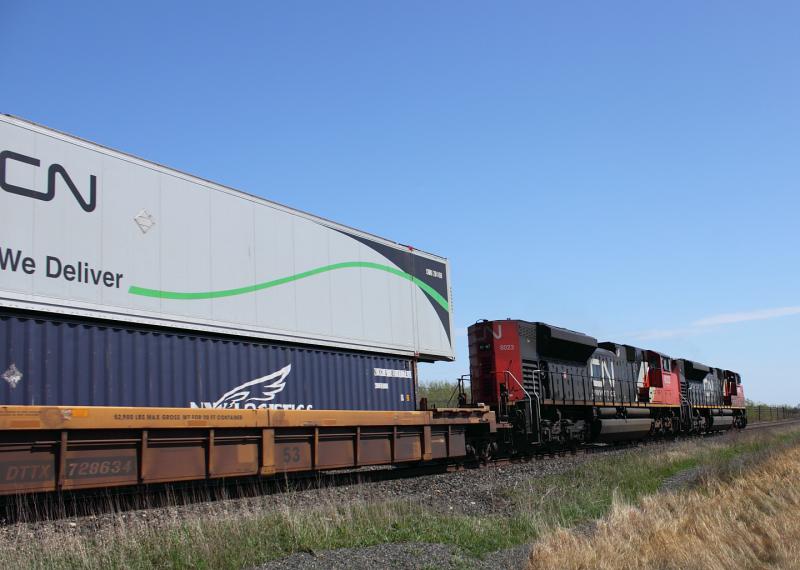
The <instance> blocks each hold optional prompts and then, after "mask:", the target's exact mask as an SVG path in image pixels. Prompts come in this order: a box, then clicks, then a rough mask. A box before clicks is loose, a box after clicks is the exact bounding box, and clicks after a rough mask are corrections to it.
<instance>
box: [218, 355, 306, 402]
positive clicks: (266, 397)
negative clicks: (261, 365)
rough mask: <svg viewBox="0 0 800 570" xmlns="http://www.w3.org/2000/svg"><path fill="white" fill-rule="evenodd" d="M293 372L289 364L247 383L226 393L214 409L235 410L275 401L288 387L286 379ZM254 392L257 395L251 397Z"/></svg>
mask: <svg viewBox="0 0 800 570" xmlns="http://www.w3.org/2000/svg"><path fill="white" fill-rule="evenodd" d="M291 371H292V365H291V364H288V365H286V366H285V367H283V368H281V369H280V370H278V371H277V372H273V373H272V374H270V375H268V376H262V377H261V378H256V379H255V380H250V381H249V382H245V383H244V384H242V385H241V386H237V387H236V388H233V389H232V390H228V391H227V392H225V393H224V394H223V395H222V397H221V398H220V399H219V400H217V401H216V402H214V405H213V406H212V407H214V408H234V407H237V406H238V405H240V404H247V403H249V402H269V401H270V400H274V399H275V396H276V395H277V394H278V393H280V392H281V391H282V390H283V389H284V388H285V387H286V377H287V376H288V375H289V372H291ZM259 390H260V392H259ZM253 392H255V394H253V395H251V394H252V393H253Z"/></svg>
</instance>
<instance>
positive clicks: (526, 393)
mask: <svg viewBox="0 0 800 570" xmlns="http://www.w3.org/2000/svg"><path fill="white" fill-rule="evenodd" d="M505 374H506V375H507V376H511V378H513V379H514V382H516V383H517V386H519V387H520V388H521V389H522V391H523V392H525V395H526V396H527V397H528V403H529V404H530V408H529V412H528V415H529V416H530V421H531V429H533V398H531V395H530V394H529V393H528V391H527V390H526V389H525V386H523V385H522V384H520V382H519V380H517V377H516V376H514V373H513V372H511V370H506V371H505ZM534 394H535V395H536V417H537V419H538V417H539V395H538V394H536V393H535V392H534ZM536 439H537V440H538V443H541V442H542V434H540V433H539V426H538V425H537V426H536Z"/></svg>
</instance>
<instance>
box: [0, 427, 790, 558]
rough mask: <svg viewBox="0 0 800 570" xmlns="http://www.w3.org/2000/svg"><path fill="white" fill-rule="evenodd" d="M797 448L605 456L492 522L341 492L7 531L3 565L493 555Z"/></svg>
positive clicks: (693, 447) (542, 484) (534, 485)
mask: <svg viewBox="0 0 800 570" xmlns="http://www.w3.org/2000/svg"><path fill="white" fill-rule="evenodd" d="M796 445H800V431H791V432H789V431H785V432H781V433H764V432H753V433H749V434H748V433H745V434H742V435H740V436H737V437H731V438H724V439H723V438H718V439H714V440H702V441H691V442H684V443H680V444H676V445H671V446H665V447H663V448H650V449H647V450H644V451H643V452H630V453H623V454H622V455H614V456H609V457H603V456H598V457H596V458H594V459H593V460H592V461H590V462H588V463H585V464H582V465H580V466H578V467H577V468H575V469H574V470H572V471H570V472H567V473H563V474H558V475H552V476H547V477H541V478H533V479H530V480H529V481H527V482H526V484H525V485H523V486H522V487H521V488H516V489H514V490H509V489H501V488H498V489H496V491H495V492H496V493H497V494H499V495H504V496H505V497H506V498H507V499H509V500H510V502H511V504H512V506H511V507H510V509H509V510H508V512H503V513H502V514H493V515H492V514H490V515H486V516H467V515H455V516H453V515H447V514H441V513H436V512H434V511H432V510H431V509H429V508H426V506H425V505H422V504H418V503H415V502H412V501H403V500H393V501H387V502H381V503H378V504H375V503H368V502H365V501H356V502H353V503H350V504H340V503H337V501H336V500H335V498H334V495H331V499H330V500H329V501H326V500H321V501H320V504H319V505H318V506H316V507H313V508H306V509H303V510H294V509H292V508H291V506H290V505H291V498H290V497H289V498H288V499H287V500H284V501H282V504H283V506H281V507H278V508H275V506H274V505H275V499H274V498H271V497H265V498H263V500H261V501H260V502H258V501H257V502H255V503H248V504H247V505H246V506H242V505H241V504H239V503H234V502H225V503H220V504H219V505H211V506H210V510H209V511H207V512H205V513H204V514H203V515H202V516H190V517H187V518H185V519H184V518H183V516H184V515H181V511H180V510H178V509H175V511H174V513H173V514H172V515H171V516H166V517H163V518H161V519H160V520H158V521H157V522H153V523H144V522H142V521H141V520H139V521H137V522H134V523H131V522H130V518H131V517H127V518H124V517H123V515H122V514H120V515H117V517H116V518H115V519H114V520H113V521H112V523H111V524H104V525H102V526H101V527H100V528H99V529H98V530H97V531H93V532H78V531H79V529H80V526H78V528H77V529H74V530H70V529H69V528H67V529H64V527H63V525H62V526H60V527H45V528H44V529H42V528H38V529H36V530H33V531H32V530H31V529H30V528H28V527H25V526H18V527H17V529H18V534H17V535H13V531H11V532H9V531H10V529H6V531H5V533H4V534H5V536H4V537H3V540H2V541H0V566H2V567H13V568H29V567H39V568H53V567H58V568H70V567H72V568H163V567H170V568H235V569H239V568H245V567H252V566H254V565H257V564H258V563H261V562H264V561H266V560H268V559H271V558H275V557H279V556H283V555H287V554H289V553H292V552H297V551H316V550H323V549H330V548H341V547H353V546H369V545H374V544H380V543H385V542H406V541H414V542H434V543H445V544H452V545H456V546H458V547H460V548H461V549H463V551H465V552H466V553H468V554H470V555H472V556H485V555H490V553H491V552H493V551H495V550H498V549H502V548H505V547H509V546H514V545H516V544H520V543H525V542H530V541H532V540H534V539H536V538H540V537H547V536H549V535H548V533H550V532H552V531H553V529H554V528H559V527H562V528H569V527H574V526H576V525H580V524H582V523H586V522H588V521H591V520H594V519H597V518H599V517H602V516H604V515H606V514H607V513H608V512H609V511H613V513H615V514H614V515H613V516H617V517H619V515H618V514H616V513H618V512H621V511H620V509H621V508H622V507H620V506H619V505H623V504H637V503H638V502H639V501H640V500H642V499H643V498H644V497H646V496H648V495H652V494H653V493H655V492H657V491H658V490H659V488H660V487H661V485H662V484H663V482H664V481H665V480H666V479H667V478H669V477H671V476H672V475H675V474H677V473H679V472H681V471H684V470H686V469H690V468H696V467H701V468H704V469H712V470H713V469H716V470H720V469H724V468H725V466H727V465H731V464H735V463H737V462H739V463H741V462H742V460H743V458H746V457H751V458H752V457H754V456H758V455H759V454H761V453H764V452H766V451H768V450H770V449H774V448H776V446H781V447H786V446H796ZM796 453H800V452H795V454H796ZM795 480H797V479H795ZM787 481H788V480H787ZM787 481H784V484H786V482H787ZM674 516H679V513H675V514H674ZM573 536H574V540H579V535H573ZM548 540H551V539H548ZM551 550H552V549H551ZM554 555H555V554H554ZM537 563H538V562H537ZM540 567H547V566H546V565H545V566H541V564H540ZM589 567H592V566H591V565H590V566H589Z"/></svg>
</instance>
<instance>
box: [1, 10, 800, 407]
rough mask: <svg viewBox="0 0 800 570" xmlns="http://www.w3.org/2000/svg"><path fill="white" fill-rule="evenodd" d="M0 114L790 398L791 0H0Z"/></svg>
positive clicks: (754, 390) (466, 316)
mask: <svg viewBox="0 0 800 570" xmlns="http://www.w3.org/2000/svg"><path fill="white" fill-rule="evenodd" d="M0 13H1V14H2V22H1V23H0V48H1V49H2V52H3V53H4V54H5V58H4V61H5V65H4V66H3V71H4V74H3V81H2V83H0V111H2V112H6V113H12V114H15V115H19V116H22V117H25V118H28V119H31V120H34V121H37V122H41V123H43V124H45V125H48V126H50V127H53V128H56V129H60V130H64V131H66V132H69V133H72V134H75V135H78V136H81V137H84V138H88V139H90V140H93V141H96V142H99V143H101V144H104V145H107V146H111V147H114V148H118V149H120V150H123V151H126V152H130V153H133V154H136V155H139V156H142V157H144V158H147V159H150V160H154V161H156V162H160V163H163V164H167V165H170V166H173V167H175V168H178V169H181V170H185V171H188V172H191V173H193V174H197V175H199V176H202V177H205V178H209V179H212V180H215V181H218V182H220V183H223V184H227V185H230V186H233V187H236V188H239V189H242V190H245V191H247V192H250V193H253V194H258V195H261V196H264V197H266V198H269V199H272V200H275V201H278V202H281V203H285V204H287V205H290V206H293V207H296V208H300V209H303V210H307V211H310V212H313V213H315V214H318V215H321V216H324V217H327V218H331V219H334V220H337V221H340V222H342V223H346V224H348V225H351V226H354V227H357V228H361V229H364V230H367V231H370V232H373V233H377V234H379V235H383V236H386V237H389V238H391V239H394V240H396V241H400V242H403V243H408V244H412V245H414V246H416V247H418V248H421V249H425V250H429V251H433V252H435V253H439V254H442V255H445V256H447V257H448V258H449V259H450V260H451V263H452V276H453V288H454V310H455V313H454V314H455V324H456V326H457V328H458V331H459V333H458V335H457V337H456V343H457V352H458V360H457V362H456V363H452V364H450V363H447V364H436V365H426V366H423V367H422V368H421V373H422V378H423V379H434V378H435V379H439V378H451V377H455V376H457V375H459V374H462V373H466V372H467V371H468V361H467V353H466V337H465V335H464V331H465V329H466V327H467V326H468V325H469V324H470V323H471V322H474V321H475V320H476V319H479V318H490V319H493V318H506V317H512V318H522V319H527V320H542V321H546V322H550V323H553V324H557V325H561V326H565V327H569V328H572V329H576V330H580V331H583V332H586V333H588V334H591V335H593V336H596V337H598V338H600V339H601V340H616V341H620V342H626V343H630V344H635V345H638V346H643V347H649V348H654V349H656V350H660V351H662V352H666V353H669V354H671V355H673V356H676V357H687V358H692V359H695V360H699V361H702V362H705V363H708V364H710V365H714V366H720V367H725V368H731V369H735V370H739V371H741V372H742V374H743V376H744V380H745V382H746V392H747V394H748V396H750V397H752V398H756V399H759V400H764V401H768V402H773V403H791V404H796V403H798V402H800V382H798V380H800V378H799V377H800V374H798V372H797V366H798V365H797V363H796V354H797V353H798V348H797V347H798V342H799V341H800V334H798V326H800V263H799V262H800V253H798V252H799V251H800V237H799V236H800V233H799V229H798V211H800V187H799V184H798V183H799V182H800V160H798V158H800V105H799V104H798V102H799V101H800V34H798V33H797V25H798V21H800V4H797V3H796V2H769V3H763V2H730V1H724V2H723V1H719V2H695V1H682V2H668V3H667V2H658V3H656V2H649V3H648V2H549V3H535V2H504V3H485V2H464V1H459V2H411V1H407V2H394V3H389V2H374V1H371V2H341V3H334V2H280V3H279V2H272V3H267V2H261V3H253V4H246V3H237V2H226V3H224V4H220V3H208V4H202V3H194V2H193V3H188V2H187V3H183V4H181V3H171V2H169V3H167V2H142V1H139V2H135V3H129V4H127V5H123V4H122V3H107V2H69V3H68V2H22V1H16V0H0Z"/></svg>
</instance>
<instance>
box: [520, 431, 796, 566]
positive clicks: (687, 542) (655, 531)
mask: <svg viewBox="0 0 800 570" xmlns="http://www.w3.org/2000/svg"><path fill="white" fill-rule="evenodd" d="M798 508H800V447H797V446H794V447H791V448H789V449H786V450H785V451H784V453H772V454H771V455H770V456H768V457H765V458H764V459H763V461H762V462H753V461H750V462H746V463H744V464H742V463H737V462H728V463H725V464H723V465H722V466H721V468H719V469H717V470H715V471H714V472H712V473H710V474H708V475H707V476H705V477H703V478H701V480H700V482H699V484H697V485H696V486H694V487H693V488H692V489H689V490H686V491H684V492H681V493H675V494H666V495H659V496H658V497H645V498H643V499H642V500H641V501H640V502H639V504H638V505H635V506H631V505H629V504H625V503H622V502H620V503H615V504H614V505H613V507H612V509H611V512H610V514H609V515H608V516H607V517H606V518H604V519H603V520H602V521H599V522H598V524H597V525H596V527H595V528H594V530H593V532H591V533H588V534H587V533H580V532H576V531H575V530H565V529H560V530H557V531H554V532H552V533H551V534H549V535H547V536H546V537H544V538H543V539H542V540H540V541H539V542H538V543H537V544H536V546H535V548H534V550H533V552H532V553H531V560H530V566H529V570H544V569H549V568H559V569H563V570H581V569H588V568H604V569H607V570H623V569H628V568H643V569H658V570H672V569H674V570H682V569H684V568H704V569H706V570H728V569H729V568H739V569H749V568H753V569H756V568H785V569H789V568H800V519H798V517H797V510H798Z"/></svg>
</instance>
